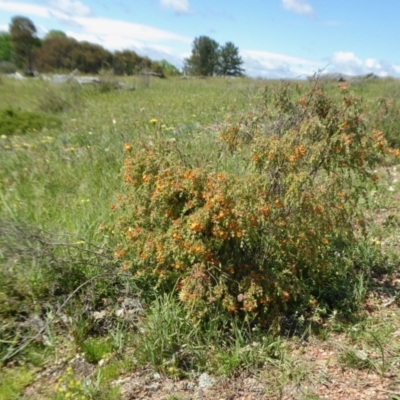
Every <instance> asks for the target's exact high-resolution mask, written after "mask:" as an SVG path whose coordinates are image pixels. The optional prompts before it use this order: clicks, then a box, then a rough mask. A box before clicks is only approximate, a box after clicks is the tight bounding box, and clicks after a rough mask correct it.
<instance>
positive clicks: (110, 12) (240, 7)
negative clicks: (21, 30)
mask: <svg viewBox="0 0 400 400" xmlns="http://www.w3.org/2000/svg"><path fill="white" fill-rule="evenodd" d="M16 15H22V16H25V17H28V18H30V19H31V20H32V21H33V22H34V24H35V25H36V27H37V29H38V32H39V35H44V34H45V33H46V32H47V31H48V30H50V29H59V30H62V31H64V32H65V33H67V35H68V36H71V37H74V38H76V39H78V40H87V41H90V42H93V43H98V44H101V45H102V46H104V47H106V48H108V49H109V50H120V49H131V50H135V51H136V52H138V53H139V54H141V55H147V56H149V57H150V58H151V59H154V60H157V59H163V58H164V59H167V60H168V61H169V62H171V63H173V64H174V65H176V66H177V67H178V68H181V67H182V65H183V60H184V58H185V57H188V56H189V55H190V52H191V46H192V43H193V40H194V38H195V37H198V36H201V35H206V36H209V37H211V38H213V39H215V40H216V41H217V42H218V43H220V44H221V45H222V44H224V43H225V42H227V41H232V42H233V43H234V44H235V45H236V46H238V47H239V51H240V54H241V56H242V58H243V60H244V68H245V70H246V73H247V74H248V75H250V76H253V77H265V78H305V77H306V76H308V75H311V74H313V73H314V72H317V71H319V70H322V69H323V70H324V71H325V72H341V73H344V74H350V75H359V74H366V73H370V72H373V73H375V74H377V75H379V76H388V75H389V76H395V77H400V51H399V47H398V44H397V41H398V38H399V37H400V23H398V19H399V17H400V1H399V0H384V1H381V0H115V1H108V0H0V30H8V26H9V23H10V21H11V18H12V17H13V16H16Z"/></svg>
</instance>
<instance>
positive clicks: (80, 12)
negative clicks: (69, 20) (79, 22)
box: [49, 0, 91, 17]
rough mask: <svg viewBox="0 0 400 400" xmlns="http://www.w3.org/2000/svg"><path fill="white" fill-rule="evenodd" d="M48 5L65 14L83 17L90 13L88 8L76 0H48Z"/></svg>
mask: <svg viewBox="0 0 400 400" xmlns="http://www.w3.org/2000/svg"><path fill="white" fill-rule="evenodd" d="M49 5H50V7H51V8H53V9H54V10H58V11H61V12H62V13H64V14H66V15H71V16H72V15H76V16H81V17H85V16H88V15H90V14H91V10H90V8H89V7H88V6H86V5H85V4H83V3H82V2H80V1H78V0H76V1H74V0H49Z"/></svg>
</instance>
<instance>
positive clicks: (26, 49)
mask: <svg viewBox="0 0 400 400" xmlns="http://www.w3.org/2000/svg"><path fill="white" fill-rule="evenodd" d="M10 39H11V43H12V47H13V51H14V58H15V61H16V63H17V65H19V66H21V67H25V68H28V69H29V70H32V69H33V57H32V50H33V49H34V48H35V47H38V46H39V45H40V40H39V38H38V37H37V35H36V26H35V25H34V23H33V22H32V21H31V20H30V19H29V18H26V17H21V16H17V17H13V18H12V20H11V25H10Z"/></svg>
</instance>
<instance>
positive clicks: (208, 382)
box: [199, 372, 215, 389]
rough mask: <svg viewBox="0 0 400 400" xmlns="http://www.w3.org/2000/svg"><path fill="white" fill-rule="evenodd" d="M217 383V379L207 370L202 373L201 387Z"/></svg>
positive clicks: (200, 378)
mask: <svg viewBox="0 0 400 400" xmlns="http://www.w3.org/2000/svg"><path fill="white" fill-rule="evenodd" d="M214 383H215V379H214V378H212V377H211V376H210V375H208V374H207V373H206V372H204V373H203V374H201V375H200V377H199V388H200V389H205V388H209V387H212V386H213V385H214Z"/></svg>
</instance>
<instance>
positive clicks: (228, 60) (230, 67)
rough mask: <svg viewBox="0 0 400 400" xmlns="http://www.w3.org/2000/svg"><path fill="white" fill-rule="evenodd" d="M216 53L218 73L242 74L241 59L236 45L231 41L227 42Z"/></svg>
mask: <svg viewBox="0 0 400 400" xmlns="http://www.w3.org/2000/svg"><path fill="white" fill-rule="evenodd" d="M218 54H219V55H218V75H222V76H241V75H243V72H244V69H243V68H242V65H243V60H242V58H241V57H240V55H239V48H238V47H236V46H235V45H234V44H233V43H232V42H227V43H225V45H224V46H222V47H221V49H220V51H219V53H218Z"/></svg>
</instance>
